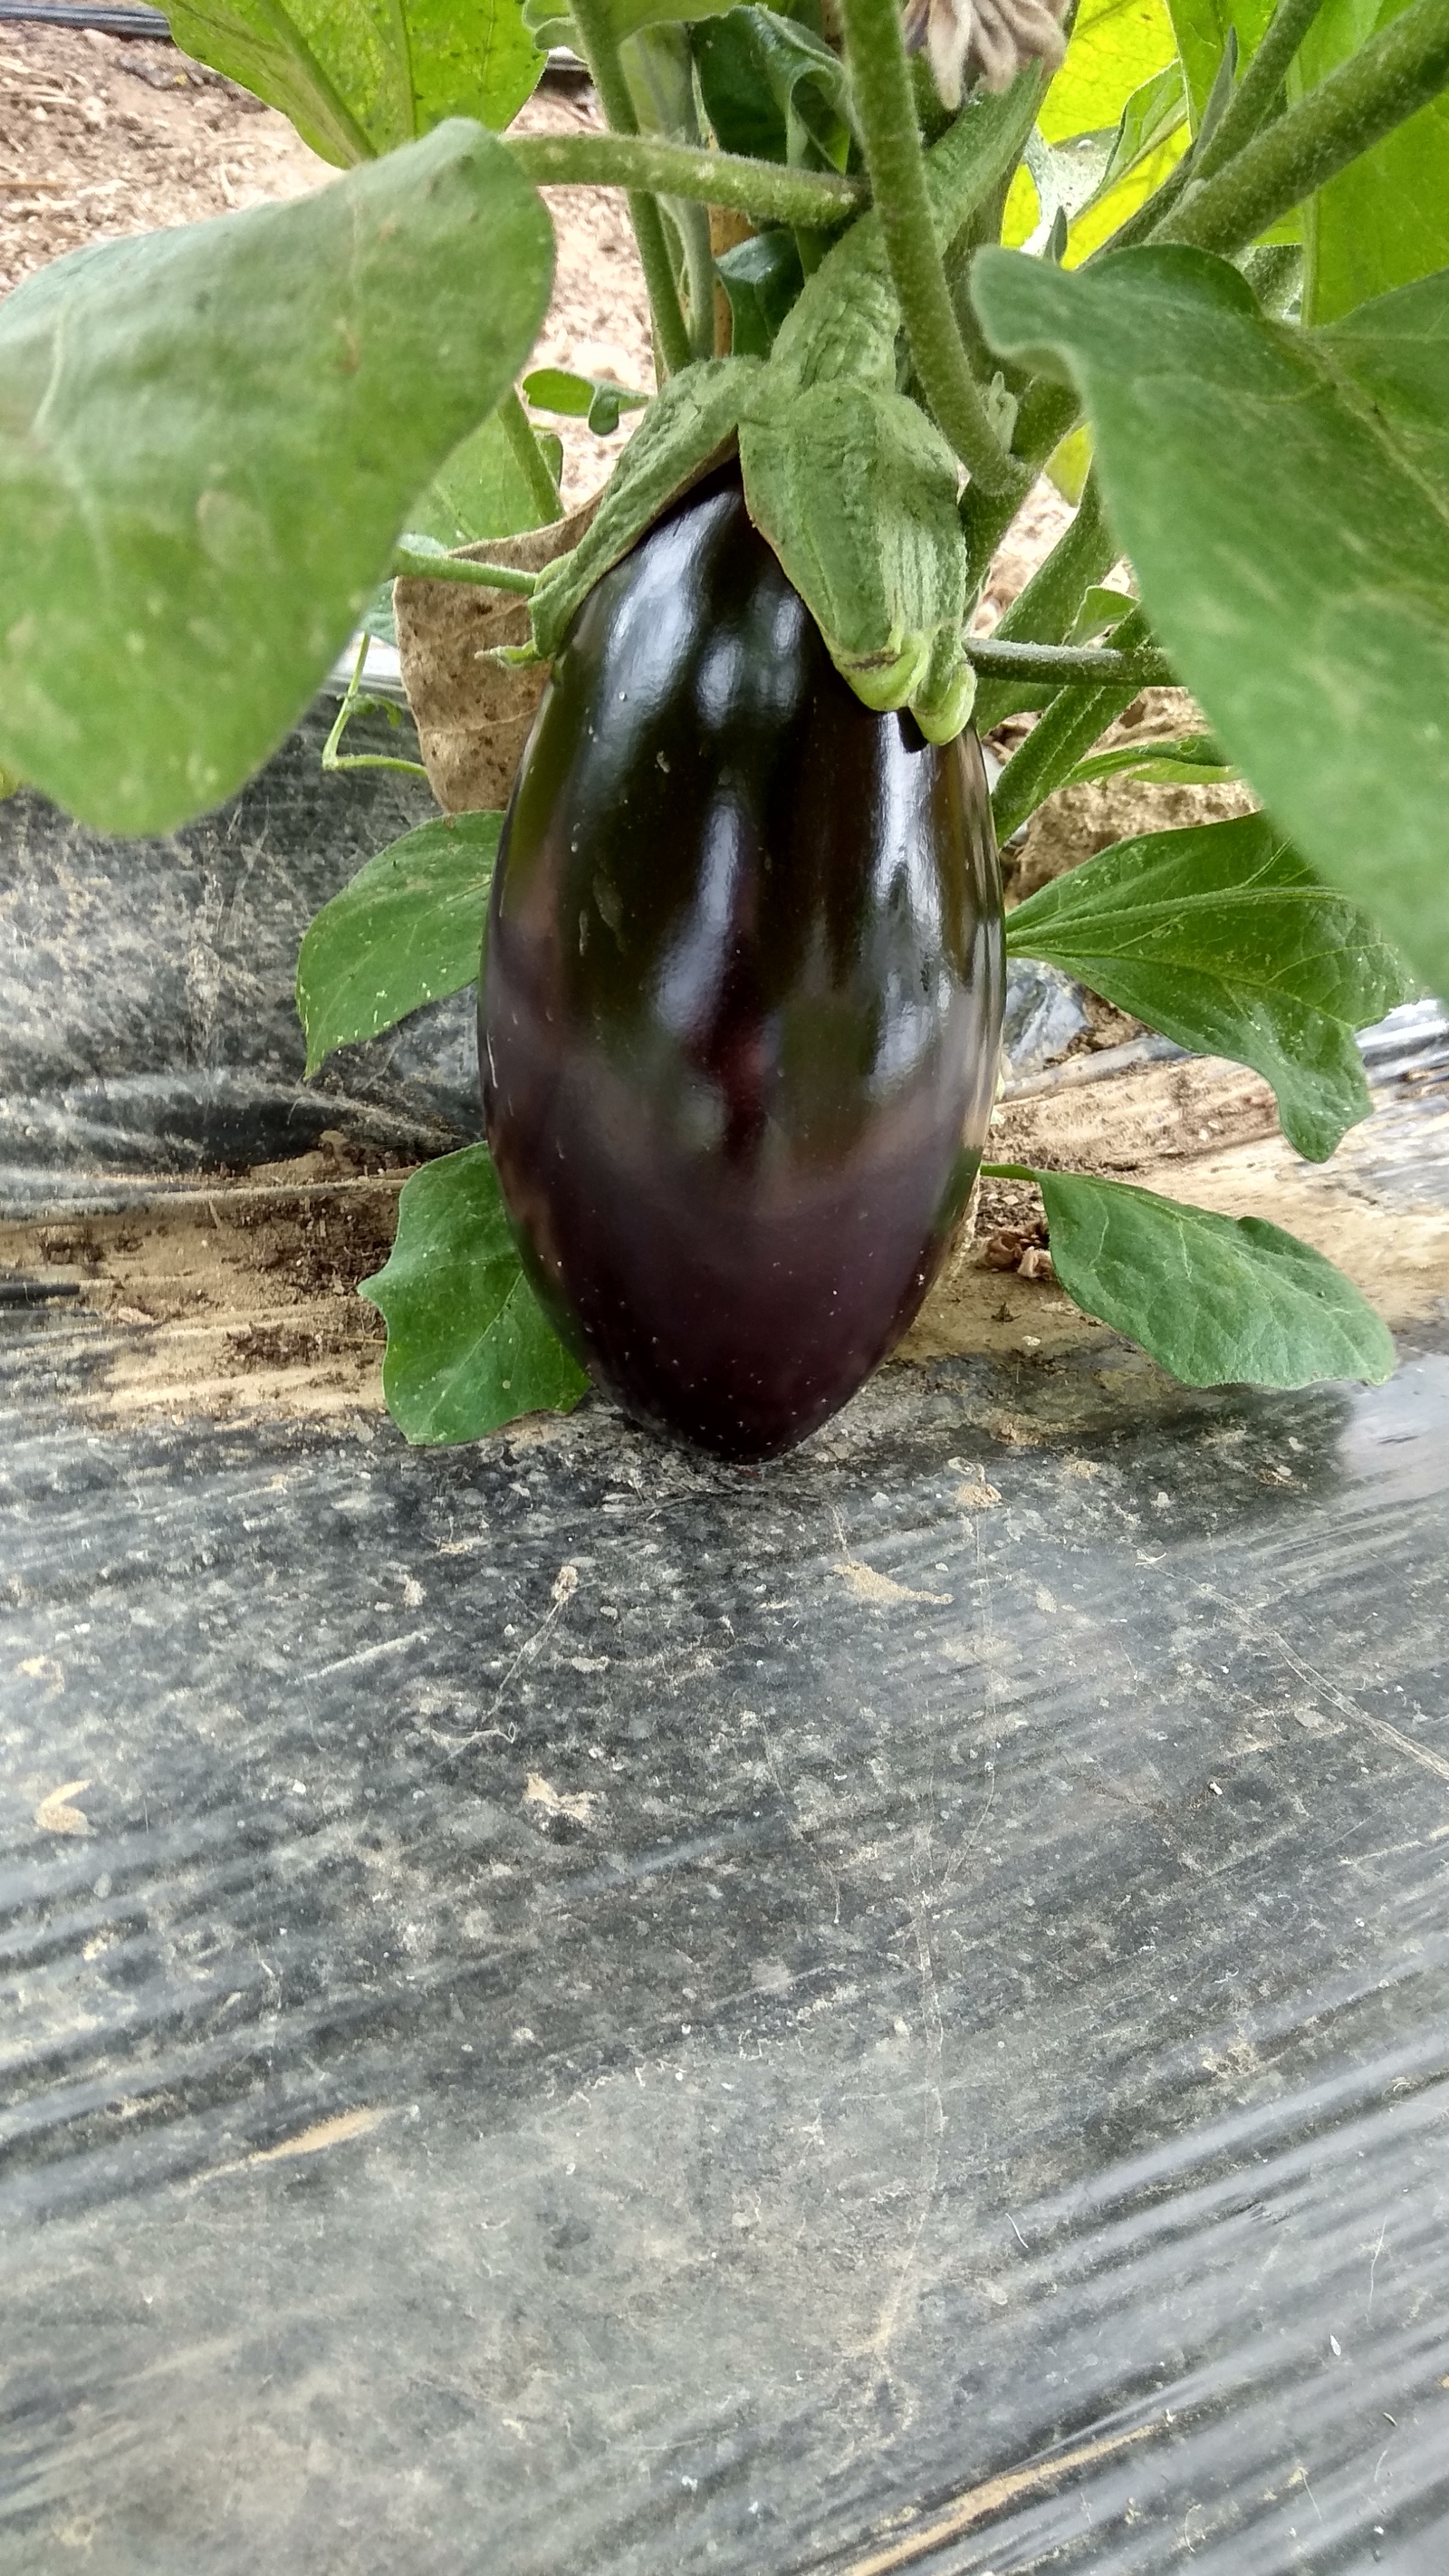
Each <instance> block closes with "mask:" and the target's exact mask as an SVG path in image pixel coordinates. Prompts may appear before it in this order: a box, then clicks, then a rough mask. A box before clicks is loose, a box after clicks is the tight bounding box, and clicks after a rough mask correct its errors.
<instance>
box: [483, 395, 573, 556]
mask: <svg viewBox="0 0 1449 2576" xmlns="http://www.w3.org/2000/svg"><path fill="white" fill-rule="evenodd" d="M498 421H499V426H500V428H501V429H502V431H503V435H504V437H505V438H506V439H507V441H508V444H509V448H510V449H511V451H512V455H513V461H514V464H515V465H516V466H517V467H518V470H519V472H520V474H521V475H522V476H523V479H524V482H525V483H526V484H527V486H528V497H529V499H530V501H531V502H532V503H533V506H534V508H535V510H536V511H537V512H538V515H539V522H540V524H541V525H542V526H544V527H548V526H549V525H550V524H551V523H552V521H553V520H555V519H556V518H557V517H558V514H559V508H558V485H557V484H556V483H555V481H554V479H553V476H552V474H551V473H550V472H549V466H548V458H547V457H546V456H545V454H544V452H543V449H542V448H541V447H540V446H539V443H538V440H537V439H536V438H535V437H534V434H533V430H532V428H531V426H530V424H529V418H528V414H527V412H526V411H525V410H524V408H523V405H522V403H521V402H520V401H519V399H518V396H517V394H516V393H515V392H514V390H513V388H512V386H510V387H509V389H508V391H507V393H506V394H505V395H504V397H503V400H502V402H501V403H500V404H499V406H498Z"/></svg>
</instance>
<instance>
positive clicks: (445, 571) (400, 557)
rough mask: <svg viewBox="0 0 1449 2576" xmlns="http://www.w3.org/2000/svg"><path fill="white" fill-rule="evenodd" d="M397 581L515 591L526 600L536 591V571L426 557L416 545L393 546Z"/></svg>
mask: <svg viewBox="0 0 1449 2576" xmlns="http://www.w3.org/2000/svg"><path fill="white" fill-rule="evenodd" d="M388 570H389V574H390V577H391V578H392V580H394V581H460V582H464V583H467V584H470V585H471V586H472V587H473V588H474V589H476V590H512V591H516V592H517V593H518V596H519V597H520V599H527V598H528V597H529V596H530V594H531V593H532V592H533V591H534V590H535V589H536V588H537V585H538V575H537V573H536V572H521V571H519V570H517V569H515V567H514V566H513V565H512V564H491V563H477V562H475V561H473V560H472V559H470V557H468V556H467V555H425V554H423V553H422V552H421V551H420V550H419V549H417V548H415V547H413V546H404V545H400V546H394V548H393V552H392V562H391V564H390V565H389V567H388Z"/></svg>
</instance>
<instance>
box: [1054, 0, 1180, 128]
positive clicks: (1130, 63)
mask: <svg viewBox="0 0 1449 2576" xmlns="http://www.w3.org/2000/svg"><path fill="white" fill-rule="evenodd" d="M1176 59H1177V43H1176V39H1175V37H1174V35H1173V32H1172V20H1171V19H1170V17H1169V16H1168V13H1167V9H1166V7H1165V5H1164V0H1082V5H1081V7H1080V8H1079V9H1078V11H1077V15H1076V20H1075V23H1074V25H1073V28H1072V40H1071V43H1070V44H1069V45H1068V47H1067V58H1066V61H1065V62H1064V63H1063V65H1062V67H1061V70H1060V71H1059V72H1058V74H1057V76H1056V79H1055V80H1054V81H1053V82H1052V85H1051V88H1050V89H1049V90H1048V91H1047V94H1046V98H1045V100H1044V102H1043V105H1042V111H1041V117H1040V120H1039V122H1040V126H1041V131H1042V133H1043V134H1044V135H1045V137H1046V139H1047V141H1048V143H1063V142H1065V141H1066V140H1067V138H1068V136H1070V135H1074V134H1102V133H1110V132H1111V131H1112V129H1113V128H1114V127H1115V126H1116V125H1117V123H1118V121H1119V119H1120V118H1121V116H1122V114H1123V111H1124V109H1125V108H1126V106H1127V102H1128V100H1129V99H1131V98H1132V97H1133V96H1134V95H1135V94H1136V93H1137V92H1138V91H1139V90H1140V89H1141V88H1142V87H1143V84H1144V83H1145V82H1147V81H1150V80H1151V78H1152V76H1153V74H1154V73H1156V72H1163V71H1167V70H1168V69H1169V68H1170V67H1171V66H1172V65H1173V64H1174V63H1175V61H1176Z"/></svg>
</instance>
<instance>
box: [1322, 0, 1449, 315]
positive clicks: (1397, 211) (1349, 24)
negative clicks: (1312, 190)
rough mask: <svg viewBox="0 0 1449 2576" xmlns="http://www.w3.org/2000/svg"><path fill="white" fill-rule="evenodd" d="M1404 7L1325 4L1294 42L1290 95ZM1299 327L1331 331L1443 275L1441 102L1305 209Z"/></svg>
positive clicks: (1447, 222)
mask: <svg viewBox="0 0 1449 2576" xmlns="http://www.w3.org/2000/svg"><path fill="white" fill-rule="evenodd" d="M1407 5H1408V0H1327V5H1326V6H1325V7H1324V8H1323V9H1321V10H1320V12H1319V14H1318V17H1317V18H1316V19H1315V21H1314V23H1313V25H1312V26H1311V27H1310V28H1309V30H1308V34H1307V36H1306V37H1305V38H1304V41H1303V46H1302V49H1301V51H1300V53H1299V56H1298V60H1297V63H1296V64H1295V66H1294V84H1293V85H1294V87H1295V88H1296V89H1299V90H1307V89H1311V88H1312V87H1313V85H1314V84H1315V83H1316V82H1318V81H1320V80H1322V79H1323V77H1324V75H1325V74H1326V73H1328V72H1331V71H1336V70H1337V68H1338V66H1339V64H1340V63H1344V62H1346V61H1347V60H1348V58H1349V56H1350V54H1354V53H1357V51H1358V49H1359V47H1360V45H1362V44H1363V43H1364V42H1365V41H1366V40H1367V38H1368V37H1370V36H1372V35H1375V34H1377V32H1378V30H1379V29H1380V28H1381V27H1386V26H1388V25H1389V24H1390V22H1391V21H1392V20H1393V19H1394V18H1396V17H1397V16H1398V14H1399V12H1400V10H1401V9H1402V8H1404V7H1406V6H1407ZM1303 241H1304V250H1305V253H1306V260H1305V266H1304V276H1303V318H1304V320H1305V321H1306V322H1333V321H1336V320H1337V319H1338V317H1339V315H1340V314H1343V313H1349V312H1351V311H1352V310H1353V308H1354V306H1355V305H1357V304H1363V303H1366V302H1367V301H1368V299H1369V298H1370V297H1371V296H1375V295H1384V294H1386V293H1387V292H1388V290H1389V289H1390V287H1394V286H1407V285H1408V284H1409V282H1410V281H1411V279H1413V278H1416V277H1427V276H1428V275H1429V274H1430V273H1431V272H1432V271H1433V270H1435V269H1439V268H1444V267H1446V266H1449V96H1443V97H1440V98H1436V99H1432V100H1431V101H1430V103H1429V105H1428V106H1427V107H1421V108H1420V110H1419V113H1418V115H1417V116H1411V117H1410V118H1409V120H1408V122H1407V124H1404V125H1400V126H1396V127H1395V129H1394V131H1393V133H1392V134H1387V135H1385V137H1384V139H1383V141H1382V142H1381V143H1378V144H1376V145H1375V147H1374V149H1373V151H1372V152H1366V153H1364V154H1363V155H1362V157H1361V158H1360V159H1359V160H1357V161H1351V162H1350V163H1349V166H1348V168H1347V169H1346V170H1341V171H1340V172H1339V174H1338V177H1337V178H1336V179H1331V180H1330V181H1329V184H1328V186H1327V187H1326V188H1320V189H1319V191H1318V194H1317V195H1316V196H1315V197H1313V198H1311V199H1310V200H1309V203H1308V205H1307V206H1306V207H1305V209H1304V225H1303Z"/></svg>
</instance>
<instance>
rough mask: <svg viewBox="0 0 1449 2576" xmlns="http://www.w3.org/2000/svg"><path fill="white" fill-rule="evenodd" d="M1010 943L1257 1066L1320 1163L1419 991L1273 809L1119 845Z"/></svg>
mask: <svg viewBox="0 0 1449 2576" xmlns="http://www.w3.org/2000/svg"><path fill="white" fill-rule="evenodd" d="M1007 945H1008V948H1009V950H1010V952H1011V954H1012V955H1013V956H1017V957H1038V958H1042V959H1045V960H1046V961H1047V962H1048V963H1049V964H1051V965H1054V966H1059V967H1061V968H1062V969H1063V971H1064V972H1065V973H1066V974H1069V975H1075V976H1076V977H1077V979H1078V980H1079V982H1081V983H1084V984H1087V985H1089V986H1090V987H1091V989H1092V991H1093V992H1095V993H1100V994H1101V995H1102V997H1103V999H1104V1000H1105V1001H1109V1002H1115V1003H1116V1005H1117V1007H1118V1009H1119V1010H1124V1011H1131V1012H1133V1013H1134V1014H1135V1015H1136V1017H1137V1018H1138V1019H1141V1020H1145V1021H1146V1022H1147V1024H1148V1026H1149V1027H1150V1028H1155V1029H1161V1030H1162V1032H1163V1034H1164V1035H1165V1036H1167V1037H1170V1038H1175V1039H1176V1040H1177V1042H1178V1044H1179V1045H1180V1046H1186V1047H1191V1048H1193V1049H1194V1050H1195V1051H1196V1052H1197V1053H1200V1054H1206V1055H1225V1056H1230V1057H1231V1058H1232V1059H1233V1061H1234V1062H1235V1063H1238V1064H1247V1065H1251V1066H1252V1067H1253V1069H1254V1071H1255V1072H1257V1073H1261V1074H1262V1075H1263V1076H1264V1078H1265V1080H1267V1081H1268V1082H1270V1083H1271V1084H1272V1086H1273V1089H1274V1092H1275V1093H1276V1095H1277V1100H1278V1109H1279V1114H1280V1116H1281V1119H1282V1122H1283V1132H1284V1134H1285V1135H1286V1136H1287V1138H1288V1139H1289V1142H1290V1143H1291V1144H1293V1145H1295V1146H1296V1147H1297V1149H1298V1151H1299V1153H1300V1154H1305V1155H1307V1156H1308V1157H1309V1159H1310V1160H1311V1161H1313V1162H1322V1161H1324V1160H1325V1159H1326V1157H1327V1156H1328V1155H1329V1154H1331V1153H1332V1152H1333V1150H1334V1147H1335V1146H1336V1145H1337V1144H1338V1143H1339V1141H1340V1139H1341V1137H1342V1135H1343V1133H1344V1130H1345V1128H1347V1127H1351V1126H1353V1125H1354V1123H1355V1122H1356V1120H1358V1119H1360V1118H1366V1117H1367V1116H1368V1113H1369V1109H1370V1107H1371V1105H1372V1104H1371V1102H1370V1099H1369V1092H1368V1085H1367V1083H1366V1082H1365V1080H1364V1075H1363V1066H1362V1063H1361V1061H1360V1058H1359V1052H1358V1048H1357V1046H1356V1044H1355V1042H1354V1031H1355V1030H1356V1029H1359V1028H1364V1027H1366V1026H1367V1025H1368V1023H1369V1022H1370V1021H1372V1020H1377V1019H1381V1018H1382V1016H1383V1014H1384V1012H1385V1011H1387V1010H1391V1009H1392V1008H1393V1006H1394V1004H1395V1003H1396V1002H1402V1001H1405V1000H1407V998H1408V997H1409V995H1410V994H1411V993H1412V991H1413V990H1414V985H1413V980H1412V978H1411V977H1409V976H1407V975H1406V974H1405V972H1404V969H1403V967H1402V965H1401V963H1400V961H1399V959H1398V958H1397V957H1396V956H1395V954H1394V952H1393V950H1392V949H1391V948H1389V947H1387V946H1386V945H1385V943H1384V942H1383V941H1382V940H1381V939H1380V938H1379V937H1378V936H1377V934H1376V933H1375V931H1374V929H1373V927H1372V925H1371V923H1370V922H1368V921H1367V920H1366V919H1365V917H1364V915H1363V914H1362V913H1361V912H1360V911H1359V909H1358V907H1357V906H1356V905H1355V904H1352V903H1349V902H1348V901H1346V899H1345V898H1344V897H1343V896H1342V895H1340V894H1336V893H1334V892H1332V891H1331V890H1330V889H1329V888H1328V887H1326V886H1323V885H1320V884H1319V883H1318V881H1317V879H1316V878H1315V877H1313V876H1312V875H1311V874H1310V873H1309V871H1308V869H1307V868H1305V867H1304V865H1303V863H1302V861H1301V860H1300V859H1299V858H1297V857H1296V856H1295V854H1294V852H1293V851H1292V850H1291V849H1289V848H1288V846H1287V844H1286V843H1285V842H1284V840H1283V838H1282V836H1281V834H1280V833H1278V832H1276V831H1275V830H1274V828H1273V826H1272V825H1271V823H1269V822H1268V820H1267V818H1266V816H1264V815H1262V814H1249V815H1245V816H1243V817H1241V818H1240V819H1239V820H1236V821H1233V822H1227V823H1205V824H1201V825H1199V826H1197V827H1196V828H1194V829H1189V830H1186V831H1176V832H1148V833H1144V834H1142V835H1141V836H1140V837H1138V838H1136V839H1134V840H1130V841H1119V842H1117V843H1116V845H1115V846H1114V847H1113V848H1112V849H1110V850H1103V851H1102V853H1101V854H1100V856H1099V857H1097V858H1095V859H1089V860H1087V861H1086V862H1085V864H1084V865H1083V866H1081V867H1079V868H1073V869H1071V870H1069V872H1068V873H1067V874H1066V875H1065V876H1062V877H1058V878H1057V879H1056V880H1055V881H1054V883H1052V884H1051V885H1047V886H1043V887H1042V888H1041V890H1040V892H1039V893H1037V894H1034V895H1032V896H1031V897H1030V898H1029V900H1028V901H1027V902H1025V903H1023V904H1021V905H1019V906H1018V908H1017V910H1016V911H1015V912H1013V913H1012V915H1011V918H1010V921H1009V924H1008V929H1007Z"/></svg>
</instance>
